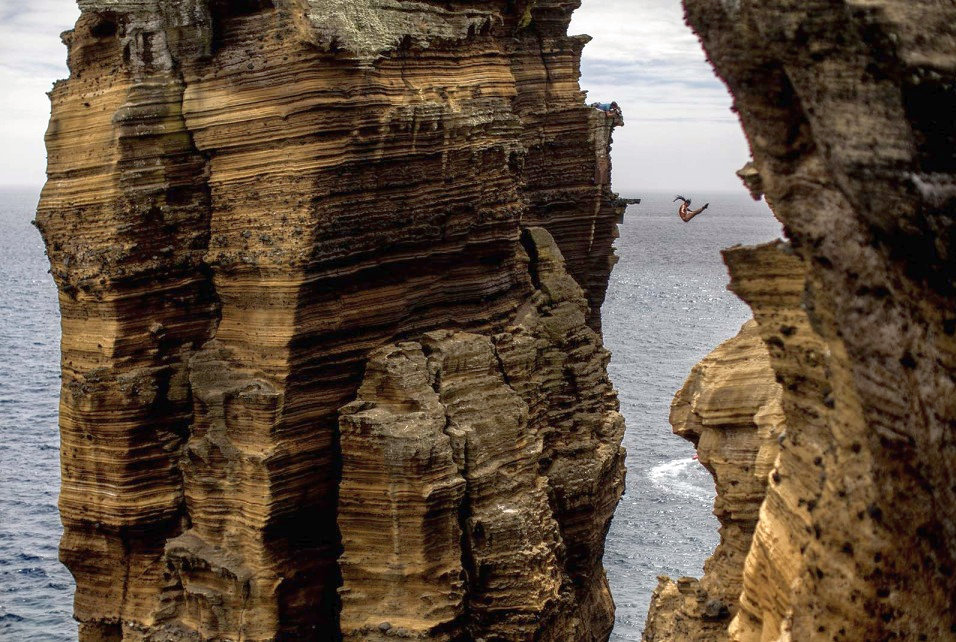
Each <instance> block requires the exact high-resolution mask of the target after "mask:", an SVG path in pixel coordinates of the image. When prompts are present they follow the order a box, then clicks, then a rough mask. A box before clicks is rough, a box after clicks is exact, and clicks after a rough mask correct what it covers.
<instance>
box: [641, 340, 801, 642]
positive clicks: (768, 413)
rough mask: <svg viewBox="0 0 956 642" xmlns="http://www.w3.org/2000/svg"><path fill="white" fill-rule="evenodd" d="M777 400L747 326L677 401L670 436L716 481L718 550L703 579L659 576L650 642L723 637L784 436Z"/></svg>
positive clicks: (698, 371) (762, 350)
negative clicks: (691, 450) (688, 446)
mask: <svg viewBox="0 0 956 642" xmlns="http://www.w3.org/2000/svg"><path fill="white" fill-rule="evenodd" d="M782 396H783V390H782V388H781V387H780V385H779V384H777V383H776V381H775V380H774V373H773V369H772V368H771V363H770V355H769V353H768V352H767V347H766V345H765V344H764V342H763V339H762V338H761V337H760V333H759V328H758V326H757V323H756V322H755V321H749V322H747V324H746V325H744V327H743V328H742V329H741V331H740V333H739V334H738V335H737V336H736V337H734V338H733V339H731V340H729V341H727V342H725V343H723V344H722V345H721V346H719V347H718V348H717V349H716V350H714V351H713V352H712V353H711V354H710V355H708V356H707V358H705V359H704V360H703V361H701V362H700V363H699V364H698V365H697V366H695V367H694V370H693V371H692V372H691V375H690V377H689V378H688V379H687V382H686V383H685V384H684V387H683V388H682V389H681V390H680V392H678V393H677V396H676V397H675V398H674V403H673V405H672V406H671V424H672V425H673V427H674V432H675V433H676V434H678V435H680V436H681V437H684V438H685V439H687V440H688V441H691V442H692V443H693V444H694V445H695V446H696V448H697V453H698V456H699V459H700V463H701V464H703V465H704V466H706V467H707V469H708V470H709V471H710V472H711V474H712V475H713V477H714V482H715V484H716V487H717V500H716V502H715V505H714V513H715V514H716V515H717V517H718V519H719V520H720V524H721V529H720V545H719V546H718V547H717V550H716V551H715V552H714V555H713V556H712V557H711V558H710V559H709V560H708V561H707V563H706V564H705V565H704V572H705V575H704V577H703V578H702V579H701V580H700V581H698V580H695V579H692V578H680V579H679V580H678V581H676V582H674V581H672V580H671V579H670V578H666V577H662V578H660V584H659V586H658V588H657V590H656V591H655V592H654V597H653V600H652V603H651V608H650V614H649V619H648V622H647V627H646V628H645V630H644V639H645V640H647V641H648V642H654V641H661V640H699V641H701V642H704V641H708V640H714V641H716V640H726V639H727V626H728V625H729V623H730V620H731V618H732V617H733V615H734V614H735V613H736V612H737V610H738V607H737V604H738V602H739V600H740V594H741V590H742V581H743V570H744V560H745V559H746V558H747V554H748V552H749V551H750V544H751V540H752V539H753V534H754V529H755V528H756V526H757V518H758V514H759V512H760V507H761V504H763V501H764V497H765V495H766V491H767V479H768V474H769V473H770V470H771V468H772V467H773V464H774V462H775V460H776V458H777V453H778V451H779V446H778V440H779V438H780V436H781V435H782V434H783V431H784V415H783V407H782V405H781V401H782Z"/></svg>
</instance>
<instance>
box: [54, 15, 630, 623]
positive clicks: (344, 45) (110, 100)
mask: <svg viewBox="0 0 956 642" xmlns="http://www.w3.org/2000/svg"><path fill="white" fill-rule="evenodd" d="M79 4H80V7H81V9H82V15H81V17H80V19H79V21H78V22H77V25H76V28H75V29H74V30H73V31H71V32H68V33H67V34H65V41H66V42H67V44H68V46H69V62H70V69H71V77H70V79H69V80H66V81H61V82H59V83H58V84H57V85H56V87H55V89H54V91H53V92H52V102H53V116H52V119H51V123H50V128H49V130H48V135H47V145H48V149H49V159H50V160H49V181H48V183H47V185H46V187H45V189H44V192H43V197H42V200H41V203H40V207H39V212H38V215H37V224H38V227H39V228H40V230H41V233H42V234H43V236H44V240H45V241H46V244H47V249H48V252H49V255H50V260H51V267H52V272H53V274H54V278H55V279H56V282H57V285H58V287H59V289H60V301H61V308H62V310H63V379H64V386H63V395H62V400H61V429H62V434H63V441H62V444H63V448H62V459H63V488H62V493H61V498H60V506H61V515H62V518H63V522H64V528H65V533H64V537H63V540H62V546H61V556H62V558H63V560H64V562H65V563H66V564H67V566H68V567H69V568H70V570H71V571H72V572H73V574H74V576H75V577H76V580H77V592H76V605H75V615H76V617H77V619H78V620H79V621H80V623H81V628H80V630H81V638H83V639H89V640H96V639H149V638H151V639H157V640H159V639H163V640H166V639H180V638H182V639H240V638H241V639H247V640H271V639H278V638H284V639H335V638H336V636H338V635H339V595H338V593H337V589H338V588H339V584H340V581H341V580H340V569H339V566H338V564H337V558H338V556H339V553H340V548H341V542H340V538H339V524H338V523H337V518H336V513H337V510H338V483H339V472H340V469H341V466H340V464H341V461H340V459H341V458H340V454H339V443H338V437H339V432H338V431H339V426H340V421H339V409H340V408H342V407H343V406H346V405H348V404H349V403H350V402H352V401H354V400H355V399H356V395H357V391H358V390H359V387H360V385H361V383H362V377H363V372H364V371H365V370H366V364H367V362H368V357H369V355H370V354H371V353H372V352H373V351H375V350H377V349H380V348H382V347H383V346H387V345H390V344H393V343H395V342H397V341H405V340H408V339H416V340H419V341H421V339H422V337H423V335H424V334H425V333H427V332H431V331H436V330H440V329H448V330H450V331H451V330H455V331H461V332H467V333H473V334H479V335H484V336H489V337H490V336H494V335H495V334H497V333H500V332H503V331H505V330H506V328H508V327H509V326H511V325H514V323H515V321H516V317H517V315H518V314H519V313H521V311H523V310H525V309H526V308H527V307H528V306H529V305H530V303H529V302H530V299H531V297H532V296H535V288H534V284H533V283H532V280H531V276H530V275H529V272H528V266H527V264H526V263H525V262H522V261H521V260H519V258H520V256H521V251H520V239H521V235H522V230H523V229H525V228H526V227H528V226H530V225H539V226H542V227H544V228H546V229H548V230H550V232H551V234H552V235H553V236H554V238H555V239H556V241H557V244H558V246H560V247H561V249H562V251H563V252H564V254H565V255H566V257H567V263H568V266H569V271H570V272H571V274H572V276H573V277H574V279H576V280H577V282H578V283H579V284H581V286H582V287H584V288H585V289H586V291H587V297H588V300H589V301H591V302H592V304H593V306H592V308H591V309H588V308H586V307H582V308H581V309H578V308H577V307H576V308H575V309H576V310H578V312H577V313H576V314H577V315H578V316H580V317H584V318H586V319H587V320H588V322H589V323H590V325H591V327H592V328H599V327H600V325H599V310H598V306H599V304H600V301H601V300H603V293H604V289H605V288H606V285H607V283H606V281H607V275H608V273H609V271H610V267H611V266H612V265H613V255H612V251H611V242H612V240H613V238H614V234H615V231H616V225H617V221H618V216H619V213H620V211H621V208H620V206H619V205H617V202H616V199H615V195H614V194H612V193H611V191H610V189H609V184H608V180H609V179H608V177H609V160H608V154H607V152H608V148H609V145H610V134H611V130H612V125H613V123H611V122H609V121H608V119H607V118H606V117H605V116H604V115H603V114H602V113H598V112H596V110H593V109H591V108H588V107H587V106H585V103H584V96H583V94H582V92H581V91H580V88H579V86H578V83H577V80H578V75H579V72H578V67H579V60H580V53H581V49H582V47H583V46H584V44H585V42H586V39H582V38H570V37H568V36H567V25H568V23H569V21H570V15H571V11H572V10H573V8H574V6H575V3H571V4H568V3H563V2H556V1H550V0H548V1H538V2H535V3H528V2H504V1H503V0H502V1H501V2H497V1H496V2H491V3H486V4H483V5H481V6H480V7H479V6H477V5H475V4H474V3H472V4H468V3H450V4H449V3H437V2H419V3H396V2H391V1H386V0H362V1H361V2H325V1H323V2H318V1H309V2H305V1H303V2H298V1H297V2H291V1H288V0H282V1H279V0H276V1H275V2H273V1H270V0H244V1H242V2H224V1H219V0H189V1H188V2H172V1H171V0H150V1H139V0H137V1H134V0H81V1H80V3H79ZM400 5H401V6H400ZM406 5H407V6H406ZM581 301H582V302H583V301H584V299H581ZM575 305H577V303H576V304H575ZM576 321H577V317H576ZM576 321H575V322H576ZM583 331H584V330H583V328H578V329H577V330H576V334H575V336H580V335H581V334H582V333H583ZM588 336H589V339H588V340H589V341H591V342H592V343H593V344H594V345H600V340H599V337H597V336H596V335H593V333H592V334H591V335H588ZM592 348H593V345H592V346H591V347H589V348H588V349H589V350H591V349H592ZM561 349H566V348H561ZM593 350H595V352H594V354H596V355H601V354H603V352H601V351H597V350H596V348H593ZM568 358H571V357H568ZM592 361H593V363H594V365H593V366H587V367H588V368H591V369H595V368H596V369H597V370H596V371H597V372H598V373H599V374H600V375H601V376H603V374H604V372H603V368H604V364H605V361H602V360H601V358H600V357H595V358H594V359H593V360H592ZM592 361H588V363H592ZM582 367H585V366H583V365H582ZM563 376H564V375H562V377H563ZM568 376H569V377H570V376H571V375H568ZM574 376H578V375H577V374H575V375H574ZM586 376H587V377H588V381H591V380H592V379H594V374H593V373H591V372H590V370H589V371H588V374H587V375H586ZM602 385H604V384H602ZM601 391H602V392H601V393H600V395H602V399H604V397H605V396H607V397H608V399H610V396H609V395H610V394H611V391H610V387H609V386H607V389H606V390H605V389H604V388H603V387H602V388H601ZM608 403H610V402H608ZM582 404H584V405H582V406H581V409H580V413H582V414H585V415H587V416H589V417H590V416H591V414H590V413H592V412H593V411H592V407H593V402H592V400H590V399H588V400H587V401H583V402H582ZM569 408H570V411H572V412H577V411H578V409H577V407H576V405H575V402H573V401H572V402H570V407H569ZM529 420H530V419H529ZM539 421H540V420H539ZM588 425H590V424H588ZM376 430H378V431H379V432H377V433H376V432H373V434H372V435H370V436H369V437H368V438H369V439H371V440H372V442H374V443H377V444H379V447H384V446H382V444H383V443H385V442H387V441H388V440H389V439H392V437H390V436H389V434H390V433H389V432H388V430H389V429H388V427H387V426H385V425H383V426H381V427H379V428H376ZM542 439H544V438H543V437H542ZM601 439H604V437H600V438H598V440H597V441H600V442H601V443H602V444H603V443H604V442H603V441H601ZM608 439H610V440H611V441H613V438H608ZM542 447H543V448H545V449H546V450H545V452H550V451H548V450H547V448H549V447H550V446H548V445H547V444H545V445H544V446H542ZM602 448H603V446H602ZM616 449H617V444H614V447H613V449H612V448H611V447H610V446H608V447H607V448H605V450H607V451H608V452H610V451H611V450H613V451H614V453H615V455H614V456H610V455H606V454H605V452H604V450H601V449H599V448H598V447H597V446H596V445H594V444H591V442H590V441H588V443H587V445H586V446H585V447H584V449H583V450H582V451H581V452H583V453H584V456H591V455H594V456H596V457H597V458H598V460H597V461H596V462H594V463H591V462H586V461H581V462H580V463H579V464H576V465H577V466H580V467H584V468H586V467H590V466H594V467H596V470H595V471H594V474H593V475H592V471H590V469H588V471H587V472H580V471H578V472H574V473H573V474H572V473H567V474H565V475H564V477H562V476H561V475H554V477H555V479H561V480H564V479H565V477H566V478H567V480H566V481H561V482H555V484H556V488H558V489H563V490H564V491H566V492H567V493H569V495H568V496H563V495H562V499H561V501H563V502H565V503H566V504H568V505H569V506H568V507H565V508H562V509H561V510H556V511H555V513H556V517H555V520H556V522H557V523H558V525H559V527H560V528H561V529H565V530H568V531H569V532H570V533H571V534H570V535H568V536H567V537H566V538H565V539H566V540H567V541H571V542H573V547H572V546H569V548H568V550H569V555H570V556H571V557H572V558H573V560H574V562H573V563H571V562H569V564H571V571H568V572H569V573H572V574H576V575H574V577H575V578H576V582H577V583H576V584H575V585H574V588H575V590H576V591H580V594H579V596H580V597H581V602H580V604H577V603H575V607H574V609H572V611H573V612H571V613H570V614H569V617H571V618H572V619H574V618H578V620H579V621H581V622H585V623H587V626H591V623H592V622H598V624H595V625H594V627H593V630H595V631H598V633H597V634H595V635H597V636H600V635H602V634H603V633H605V632H606V630H607V629H608V628H609V627H610V621H611V610H612V606H611V603H610V598H609V596H608V594H607V589H606V585H605V584H604V580H603V571H602V570H601V567H600V553H601V547H602V545H603V540H602V538H603V530H604V529H605V528H606V525H607V524H606V522H607V519H609V518H610V514H611V512H612V511H613V506H614V505H615V504H616V501H617V496H616V495H615V492H617V491H619V489H620V488H619V484H617V485H611V486H610V487H607V488H603V487H602V488H600V492H598V493H597V494H596V495H595V496H593V497H592V496H590V495H588V494H587V493H589V492H591V490H592V489H591V486H590V484H592V483H597V482H595V481H594V480H595V479H597V478H599V477H600V475H601V474H605V477H607V478H609V479H616V477H615V475H618V476H619V474H618V473H619V471H618V472H612V469H614V466H619V463H620V462H619V461H618V460H614V457H618V459H619V455H617V454H616V453H617V452H618V451H617V450H616ZM369 456H370V457H371V452H370V453H369ZM409 456H410V457H411V460H410V461H409V462H407V464H402V465H407V466H409V467H411V468H409V470H411V469H414V468H415V466H417V465H418V464H416V463H415V461H416V460H415V459H414V457H413V456H411V455H409ZM612 460H613V461H615V462H616V463H614V464H613V465H612V464H611V463H609V462H611V461H612ZM555 461H556V462H557V461H563V460H560V458H556V459H555ZM357 465H359V466H362V465H364V466H368V465H371V464H369V463H368V462H367V461H366V462H365V463H364V464H362V463H360V464H357ZM554 465H559V464H554ZM560 465H564V464H560ZM571 468H572V469H574V470H577V469H576V468H575V467H574V466H571ZM380 472H381V471H380ZM367 474H372V472H368V473H367ZM571 480H573V481H574V484H572V482H571ZM421 481H422V480H418V481H417V482H416V481H415V480H409V483H412V484H413V485H414V483H420V482H421ZM448 483H451V482H448ZM357 492H358V491H357ZM449 492H451V491H449ZM555 492H558V491H555ZM578 492H580V493H582V494H580V495H578V494H575V493H578ZM592 499H599V506H597V507H594V508H590V507H589V508H583V507H581V508H578V507H577V506H576V503H577V502H580V503H581V504H585V503H586V502H587V501H589V500H592ZM422 501H423V502H425V504H424V505H428V501H431V500H428V499H427V496H426V499H423V500H422ZM435 501H437V498H436V499H435ZM572 505H573V506H572ZM420 508H421V507H418V508H415V507H413V506H409V507H408V510H410V511H414V510H418V509H420ZM592 516H594V517H595V518H596V521H595V522H594V523H591V524H587V523H584V522H583V520H587V519H589V518H590V517H592ZM576 520H582V522H581V523H578V522H577V521H576ZM599 540H600V541H599ZM409 541H410V542H411V540H409ZM411 545H412V544H411V543H410V546H411ZM418 545H420V546H421V544H418ZM347 559H350V560H352V561H354V562H355V563H356V564H359V562H358V560H359V557H351V558H347ZM352 570H355V571H356V572H370V571H368V569H364V570H362V569H361V567H360V566H356V567H355V568H353V569H352ZM439 574H441V573H439ZM380 579H381V578H380ZM432 579H433V574H432V573H431V571H427V572H423V573H422V574H421V575H420V578H419V580H418V581H421V582H425V583H427V582H429V581H431V580H432ZM383 581H384V580H383ZM564 586H565V585H564V584H562V587H564ZM369 590H370V591H372V590H373V588H372V587H370V589H369ZM542 590H543V592H544V593H548V591H549V589H547V588H544V589H542ZM562 590H565V589H564V588H562ZM352 595H353V596H354V595H357V594H356V593H352ZM445 599H447V600H449V605H448V606H447V607H440V608H439V607H437V606H436V611H435V612H434V613H433V614H432V616H428V617H434V618H437V619H442V618H444V617H445V613H446V611H448V612H450V611H453V610H454V608H455V607H454V606H453V605H452V604H451V603H452V602H454V600H452V599H451V598H447V597H446V598H445ZM494 599H497V597H494ZM570 603H571V602H570V601H567V602H565V604H570ZM492 607H493V605H491V606H488V607H487V609H488V610H489V611H491V610H493V608H492ZM443 609H445V610H443ZM422 619H427V618H426V617H425V616H423V617H422ZM383 623H388V624H389V625H390V626H389V627H388V632H389V635H399V631H401V630H402V628H401V626H400V623H399V621H398V618H392V617H391V616H389V617H388V618H387V619H385V620H384V622H375V623H374V625H375V626H376V627H379V626H380V625H381V624H383ZM363 626H364V625H363ZM377 630H381V629H377ZM595 639H596V638H595Z"/></svg>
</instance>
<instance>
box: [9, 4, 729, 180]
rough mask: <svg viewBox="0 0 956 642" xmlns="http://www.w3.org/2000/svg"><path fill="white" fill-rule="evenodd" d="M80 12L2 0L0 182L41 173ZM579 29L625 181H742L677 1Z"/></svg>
mask: <svg viewBox="0 0 956 642" xmlns="http://www.w3.org/2000/svg"><path fill="white" fill-rule="evenodd" d="M78 15H79V11H78V10H77V8H76V3H75V2H74V0H0V86H2V87H3V88H4V91H3V92H2V94H0V113H2V114H3V118H2V119H0V141H2V146H3V147H2V149H3V152H2V154H0V184H6V185H29V186H33V187H36V186H39V185H40V184H42V182H43V180H44V169H45V166H46V153H45V150H44V147H43V134H44V132H45V131H46V126H47V121H48V120H49V115H50V104H49V100H48V99H47V97H46V92H47V91H49V90H50V88H51V86H52V84H53V82H54V81H55V80H57V79H59V78H65V77H66V76H67V69H66V48H65V47H64V46H63V44H62V43H61V42H60V37H59V35H60V33H61V32H63V31H65V30H67V29H70V28H71V27H72V26H73V23H74V22H75V21H76V18H77V16H78ZM572 31H573V32H576V33H588V34H590V35H592V36H594V40H593V41H592V42H591V43H590V44H589V45H588V46H587V48H586V49H585V53H584V61H583V63H582V71H583V78H582V86H583V88H584V89H587V90H589V93H590V96H591V100H593V101H598V100H600V101H606V100H617V101H618V102H619V103H620V104H621V106H622V108H623V109H624V112H625V117H626V119H627V122H628V125H627V127H625V128H624V129H623V130H620V131H619V132H618V133H617V135H616V137H615V138H616V144H615V153H614V158H615V183H616V186H617V187H618V189H620V190H621V191H629V192H633V191H636V190H641V189H655V188H660V189H672V188H676V187H680V186H681V185H686V184H688V183H692V184H694V185H700V186H701V187H702V188H704V189H718V188H719V189H735V188H738V182H737V179H736V177H735V176H734V175H733V171H734V170H735V169H736V168H737V167H739V166H740V165H742V164H743V162H744V161H745V160H746V159H747V156H748V151H747V146H746V142H745V141H744V139H743V136H742V135H741V133H740V128H739V126H738V124H737V119H736V117H735V116H734V115H733V114H732V113H731V112H730V104H731V101H730V97H729V95H728V94H727V91H726V89H725V88H724V86H723V84H722V83H721V82H720V81H719V80H718V79H717V78H715V77H714V74H713V72H712V71H711V68H710V65H709V64H708V63H707V62H706V60H705V58H704V54H703V52H702V51H701V48H700V45H699V43H698V42H697V38H696V37H695V36H694V34H693V33H692V32H691V31H690V29H688V28H687V27H686V26H685V25H684V22H683V13H682V9H681V5H680V1H679V0H584V3H583V6H582V7H581V8H580V9H579V10H578V11H577V12H576V13H575V18H574V22H573V23H572ZM694 152H697V154H698V155H697V156H695V155H694Z"/></svg>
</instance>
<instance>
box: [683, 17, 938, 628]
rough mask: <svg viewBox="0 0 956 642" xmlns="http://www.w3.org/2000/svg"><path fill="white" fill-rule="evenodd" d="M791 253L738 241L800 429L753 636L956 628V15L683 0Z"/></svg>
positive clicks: (748, 579)
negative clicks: (719, 78) (723, 87)
mask: <svg viewBox="0 0 956 642" xmlns="http://www.w3.org/2000/svg"><path fill="white" fill-rule="evenodd" d="M685 6H686V8H687V17H688V20H689V22H690V24H691V25H693V26H694V28H695V29H696V30H697V32H698V33H699V34H700V36H701V39H702V41H703V44H704V47H705V49H706V50H707V53H708V57H709V58H710V60H711V61H712V62H713V64H714V66H715V68H716V70H717V72H718V73H719V74H720V75H721V76H722V77H723V78H724V80H725V81H726V82H727V84H728V86H729V88H730V90H731V91H732V93H733V95H734V102H735V108H736V110H737V111H738V113H739V114H740V118H741V122H742V124H743V126H744V130H745V132H746V133H747V136H748V139H749V141H750V145H751V150H752V152H753V160H754V166H755V167H756V169H757V170H758V172H759V174H760V182H761V186H762V189H763V191H764V192H765V193H766V195H767V198H768V201H769V202H771V203H772V204H773V207H774V211H775V214H776V216H777V217H778V218H779V219H780V220H781V221H782V222H783V223H784V226H785V230H786V232H787V235H788V237H789V238H790V240H791V245H772V246H767V247H761V248H750V249H746V248H744V249H737V250H733V251H731V252H729V253H728V254H727V261H728V263H729V265H730V267H731V272H732V275H733V279H734V284H733V289H734V291H735V292H737V293H738V294H740V296H741V297H742V298H744V299H745V300H746V301H747V302H749V303H750V304H751V306H752V307H753V309H754V314H755V317H756V319H757V321H758V323H759V325H760V328H761V335H762V336H763V338H764V340H765V341H766V343H767V345H768V347H769V349H770V353H771V359H772V363H773V367H774V370H775V372H776V375H777V378H778V380H779V381H781V383H782V385H783V387H784V391H785V392H784V400H783V407H784V412H785V414H786V423H787V436H786V439H784V440H783V442H782V444H781V452H780V457H779V463H778V465H777V469H776V471H775V475H776V477H774V476H773V475H772V476H771V477H772V479H774V480H775V481H774V482H773V483H772V484H771V486H770V489H769V490H768V495H767V500H766V503H765V504H764V507H763V509H762V513H761V518H760V522H759V524H758V527H757V531H756V535H755V538H754V545H753V546H752V548H751V551H750V555H749V558H748V560H747V563H746V565H745V573H744V591H743V595H742V598H741V607H740V608H741V611H740V613H739V615H738V616H737V618H736V620H735V622H734V624H733V626H732V627H731V629H730V630H731V637H732V639H735V640H743V641H749V640H778V639H779V640H814V639H828V640H886V639H906V640H920V639H926V640H951V639H954V637H956V634H954V631H956V619H954V613H956V610H954V608H953V606H954V601H953V596H954V595H956V576H954V574H953V569H954V568H956V566H954V563H956V521H954V520H953V519H952V515H953V514H954V511H956V484H954V483H953V482H954V480H953V471H954V470H956V442H954V441H953V440H952V439H951V437H950V436H951V435H952V434H954V428H956V405H954V402H953V400H954V399H956V394H954V393H956V342H954V340H953V335H954V327H956V322H954V319H956V305H954V300H956V296H954V294H956V292H954V289H953V287H954V286H953V279H952V275H953V274H954V273H956V263H954V257H956V247H954V246H956V242H954V239H956V235H954V233H953V231H954V223H953V221H954V220H956V190H954V188H953V186H954V185H956V164H954V162H953V159H954V156H953V149H954V142H956V129H954V127H956V125H954V122H956V121H954V120H953V118H952V117H951V114H952V111H953V106H954V104H956V102H954V96H956V93H954V89H953V87H954V86H956V56H954V47H953V40H954V37H956V33H954V25H956V8H954V7H953V6H952V4H951V3H920V2H915V3H914V2H896V1H894V0H874V1H871V2H855V1H854V2H846V3H842V4H840V6H839V7H837V6H835V5H833V6H831V5H824V4H820V3H813V2H809V3H807V2H804V3H795V2H789V1H787V0H773V1H769V2H759V3H758V2H748V1H746V0H743V1H739V2H737V1H734V2H730V1H723V0H722V1H719V2H718V1H717V0H685Z"/></svg>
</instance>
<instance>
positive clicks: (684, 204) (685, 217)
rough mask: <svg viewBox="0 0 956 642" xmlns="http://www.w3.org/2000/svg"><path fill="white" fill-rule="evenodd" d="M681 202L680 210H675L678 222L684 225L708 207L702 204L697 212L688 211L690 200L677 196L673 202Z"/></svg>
mask: <svg viewBox="0 0 956 642" xmlns="http://www.w3.org/2000/svg"><path fill="white" fill-rule="evenodd" d="M677 201H681V204H680V208H678V210H677V215H678V216H679V217H680V220H682V221H684V222H685V223H689V222H690V220H691V219H692V218H694V217H695V216H697V215H698V214H700V213H701V212H703V211H704V210H706V209H707V208H708V207H710V203H704V206H703V207H702V208H700V209H699V210H692V209H690V199H689V198H684V197H683V196H678V197H677V198H675V199H674V202H675V203H676V202H677Z"/></svg>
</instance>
